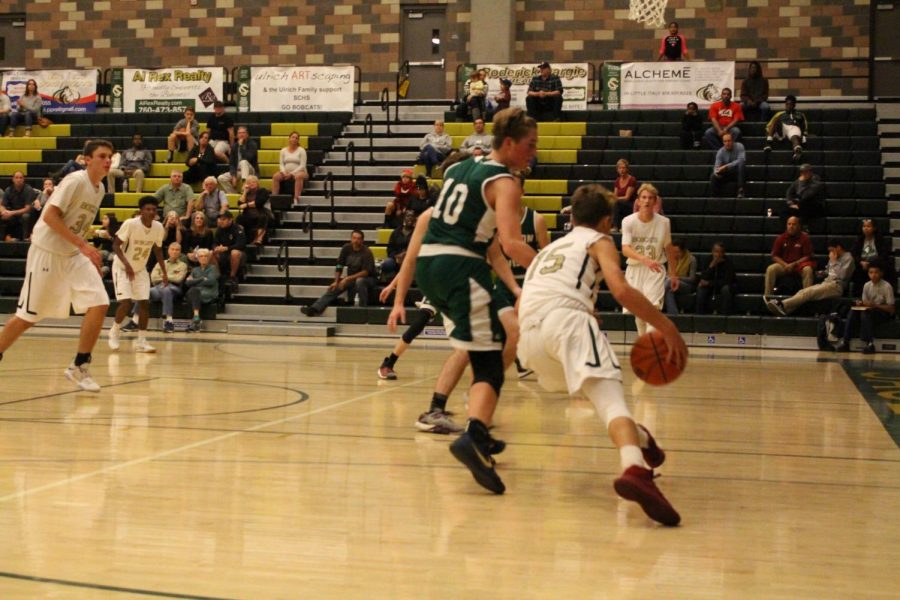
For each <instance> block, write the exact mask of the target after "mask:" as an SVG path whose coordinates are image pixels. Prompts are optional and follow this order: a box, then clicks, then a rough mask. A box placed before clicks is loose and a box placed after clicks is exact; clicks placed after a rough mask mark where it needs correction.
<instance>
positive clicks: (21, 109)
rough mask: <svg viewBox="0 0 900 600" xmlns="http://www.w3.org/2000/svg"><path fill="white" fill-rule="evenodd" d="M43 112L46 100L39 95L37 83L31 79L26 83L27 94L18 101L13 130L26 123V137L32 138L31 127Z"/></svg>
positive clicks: (14, 113)
mask: <svg viewBox="0 0 900 600" xmlns="http://www.w3.org/2000/svg"><path fill="white" fill-rule="evenodd" d="M43 111H44V100H43V98H41V95H40V94H39V93H38V87H37V81H35V80H34V79H29V80H28V81H27V82H26V83H25V92H24V93H23V94H22V95H21V96H19V99H18V100H17V101H16V110H15V111H13V113H12V123H11V125H12V128H13V129H15V128H16V127H18V126H19V125H21V124H22V123H23V122H24V123H25V137H29V136H31V127H32V126H33V125H34V124H35V123H37V122H38V120H40V118H41V116H42V114H43ZM9 135H10V136H11V135H12V133H10V134H9Z"/></svg>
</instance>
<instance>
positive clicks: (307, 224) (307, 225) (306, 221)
mask: <svg viewBox="0 0 900 600" xmlns="http://www.w3.org/2000/svg"><path fill="white" fill-rule="evenodd" d="M315 228H316V227H315V223H314V221H313V209H312V206H311V205H309V204H307V205H306V207H305V208H304V209H303V232H304V233H309V264H311V265H314V264H316V254H315V251H314V248H315V245H316V243H315V239H314V236H313V230H314V229H315Z"/></svg>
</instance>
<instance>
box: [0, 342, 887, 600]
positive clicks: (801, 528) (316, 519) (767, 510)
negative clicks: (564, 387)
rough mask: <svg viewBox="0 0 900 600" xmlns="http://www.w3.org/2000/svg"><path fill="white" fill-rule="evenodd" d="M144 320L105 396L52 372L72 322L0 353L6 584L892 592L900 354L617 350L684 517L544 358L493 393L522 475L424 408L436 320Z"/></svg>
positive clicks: (112, 357) (438, 349)
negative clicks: (473, 469)
mask: <svg viewBox="0 0 900 600" xmlns="http://www.w3.org/2000/svg"><path fill="white" fill-rule="evenodd" d="M104 333H105V332H104ZM151 342H152V343H154V344H155V345H156V346H157V348H158V349H159V353H158V354H156V355H136V354H134V353H132V352H131V351H130V349H131V344H132V342H131V341H130V340H129V341H126V342H124V343H123V344H122V349H121V350H120V351H119V353H117V354H111V353H110V351H109V350H108V349H107V347H106V342H105V337H104V338H101V341H100V343H99V344H98V350H97V352H95V358H94V364H93V366H92V372H93V374H94V377H95V378H96V379H97V380H98V382H99V383H100V384H101V385H103V386H104V388H103V390H102V392H101V393H100V394H96V395H95V394H89V393H76V392H74V391H73V389H72V386H71V384H69V382H67V381H66V380H65V379H64V378H63V376H62V371H63V368H64V367H65V366H66V365H67V364H68V362H69V361H70V360H71V356H72V355H73V353H74V348H75V332H74V331H73V330H61V331H57V330H52V329H47V328H42V329H37V330H34V333H29V334H28V335H26V336H25V337H23V338H22V340H20V341H19V343H18V344H17V345H16V346H14V347H13V348H12V349H11V350H10V351H9V352H7V356H6V357H5V358H4V360H3V362H2V363H0V376H2V382H3V383H2V388H0V389H2V396H0V548H2V550H0V556H2V560H0V597H2V598H4V599H9V598H44V597H46V598H117V597H141V596H144V597H146V596H151V597H152V596H158V597H159V596H162V597H215V598H252V599H256V598H488V597H489V598H517V599H518V598H604V599H605V598H615V599H619V598H634V599H643V598H666V599H669V598H689V599H698V598H752V599H757V598H766V599H771V598H784V599H791V600H795V599H801V598H817V599H818V598H896V592H897V576H896V571H894V569H895V568H896V552H897V550H898V548H900V521H898V519H897V508H898V507H900V450H898V446H897V444H896V443H895V441H894V439H892V437H891V434H890V433H889V431H891V430H892V428H894V429H893V431H894V432H895V434H896V433H897V425H896V421H897V418H896V416H894V417H893V418H894V421H893V423H890V422H888V423H887V425H883V424H882V422H881V420H884V421H889V419H890V417H891V416H892V415H894V412H895V411H897V410H900V401H898V400H893V403H892V397H893V396H892V392H891V390H892V389H893V388H895V387H897V388H900V384H898V383H897V382H898V381H900V362H898V359H897V358H896V357H893V356H876V357H875V359H874V360H871V361H869V360H862V355H860V354H858V353H857V354H847V355H842V356H841V357H837V358H843V359H846V360H847V361H848V362H847V363H846V366H847V370H845V368H844V366H845V365H842V364H841V362H840V361H838V360H836V359H835V358H836V357H834V356H832V355H830V354H829V355H826V354H824V353H823V354H818V353H811V352H772V351H767V352H759V351H752V350H747V351H741V352H738V351H727V350H718V351H711V352H706V351H705V350H698V349H693V354H692V358H691V363H690V366H689V369H688V370H687V372H686V373H685V375H684V376H683V377H682V378H681V379H680V380H679V381H678V382H676V383H675V384H673V385H671V386H668V387H664V388H649V387H641V386H640V385H639V384H636V383H635V380H634V377H633V375H632V374H631V372H630V370H629V369H628V368H627V367H625V369H624V370H625V377H626V381H625V389H626V394H627V395H628V397H629V401H630V403H631V406H632V407H633V410H634V412H635V415H636V416H637V417H638V419H639V420H640V421H642V422H644V423H645V424H647V425H648V426H649V427H650V428H651V429H652V430H653V431H654V432H655V434H656V436H657V439H658V440H659V441H660V443H661V445H662V446H663V447H664V448H665V449H666V450H667V451H668V456H669V458H668V461H667V462H666V464H665V465H664V466H663V467H662V468H661V469H660V472H661V473H662V477H661V478H660V479H658V480H657V482H658V484H659V486H660V488H661V489H662V490H663V491H664V493H665V494H667V496H668V498H669V499H670V500H671V501H672V503H673V504H674V505H675V507H676V508H677V509H678V510H679V511H680V512H681V515H682V519H683V522H682V525H681V526H680V527H678V528H674V529H667V528H663V527H659V526H657V525H655V524H653V523H652V522H651V521H649V520H648V519H647V518H646V517H645V516H644V515H643V513H642V512H641V511H640V509H639V508H638V507H637V506H636V505H634V504H631V503H628V502H625V501H622V500H619V499H617V498H616V496H615V494H614V492H613V490H612V485H611V483H612V479H613V478H614V477H615V476H616V475H617V473H618V470H619V469H618V456H617V453H616V452H615V451H614V450H613V449H612V447H611V444H610V441H609V439H608V438H607V437H606V435H605V434H604V432H603V429H602V426H601V424H600V422H599V420H598V419H597V418H596V416H595V415H594V414H593V410H592V408H591V406H590V404H589V403H587V402H586V401H583V400H570V399H568V398H566V397H563V396H561V395H552V394H546V393H542V392H541V391H540V390H539V388H538V386H537V384H536V383H535V382H533V381H525V382H519V381H517V380H515V379H511V380H509V382H508V385H507V387H506V389H505V390H504V395H503V398H502V400H501V404H500V408H499V410H498V413H497V417H496V422H497V428H496V430H495V434H496V436H497V437H499V438H502V439H505V440H507V442H508V443H509V447H508V448H507V450H506V452H505V453H504V454H502V455H500V456H499V457H498V458H499V472H500V474H501V476H502V477H503V479H504V481H505V482H506V485H507V487H508V492H507V494H506V495H504V496H499V497H498V496H493V495H491V494H489V493H487V492H485V491H484V490H482V489H481V488H480V487H478V486H477V485H476V484H475V483H474V481H473V480H472V479H471V477H470V476H469V474H468V473H467V472H466V471H465V470H464V468H463V467H461V466H460V465H459V464H458V463H456V461H454V460H453V459H452V457H451V456H450V454H449V452H448V451H447V444H448V442H449V440H450V438H449V437H446V436H434V435H429V434H423V433H419V432H417V431H416V430H415V429H414V428H413V422H414V421H415V419H416V417H417V416H418V414H419V413H420V412H422V411H423V410H424V409H425V408H426V407H427V405H428V400H429V398H430V395H431V388H432V385H433V384H434V380H435V376H436V374H437V371H438V368H439V366H440V363H441V361H442V360H443V358H444V356H445V355H446V349H445V346H444V343H442V342H417V343H416V344H415V345H414V346H413V348H412V349H411V350H410V351H409V352H408V353H407V354H406V355H405V356H404V357H403V358H401V360H400V361H399V363H398V365H397V372H398V373H399V375H400V379H399V380H398V381H396V382H381V381H378V379H377V378H376V376H375V371H376V369H377V367H378V365H379V363H380V360H381V358H382V357H383V356H384V355H385V354H387V353H388V352H389V348H390V346H391V345H392V341H390V340H386V339H380V340H373V339H339V340H334V341H306V340H300V339H290V338H263V337H235V336H230V337H229V336H219V335H215V334H197V335H193V336H189V335H187V334H176V335H173V336H165V337H163V336H162V334H154V335H153V336H152V339H151ZM617 350H618V351H619V354H620V356H624V350H625V349H624V348H618V349H617ZM623 362H624V360H623ZM851 375H852V376H853V377H854V378H855V379H856V381H857V383H859V386H860V388H861V389H863V391H866V392H867V395H866V396H864V395H863V394H862V393H861V392H860V388H858V387H857V385H855V384H854V381H853V380H851ZM467 378H468V376H467V377H466V378H465V379H464V381H465V380H466V379H467ZM879 392H881V394H882V396H884V397H885V398H886V399H884V398H883V399H879V397H878V394H879ZM867 397H868V401H867V399H866V398H867ZM449 408H450V409H453V410H456V411H460V412H462V411H463V410H464V409H463V396H462V393H461V391H459V392H457V393H455V394H454V395H453V397H452V398H451V400H450V405H449ZM880 419H881V420H880ZM896 439H900V437H897V438H896Z"/></svg>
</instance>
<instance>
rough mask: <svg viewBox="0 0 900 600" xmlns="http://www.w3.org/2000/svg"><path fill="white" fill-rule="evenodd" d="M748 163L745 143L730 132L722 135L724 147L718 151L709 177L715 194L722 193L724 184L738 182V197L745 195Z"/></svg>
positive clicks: (719, 194)
mask: <svg viewBox="0 0 900 600" xmlns="http://www.w3.org/2000/svg"><path fill="white" fill-rule="evenodd" d="M746 163H747V154H746V152H745V151H744V145H743V144H742V143H740V142H735V141H734V138H733V137H732V135H731V134H730V133H726V134H725V135H723V136H722V147H721V148H719V150H718V152H716V166H715V167H714V168H713V172H712V175H710V177H709V185H710V188H711V189H712V195H713V196H721V195H722V186H723V185H724V184H725V183H728V182H731V181H735V182H737V197H738V198H743V197H744V167H745V165H746Z"/></svg>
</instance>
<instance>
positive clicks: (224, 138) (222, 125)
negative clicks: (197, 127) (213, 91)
mask: <svg viewBox="0 0 900 600" xmlns="http://www.w3.org/2000/svg"><path fill="white" fill-rule="evenodd" d="M206 130H207V131H208V132H209V142H210V144H211V145H212V147H213V152H215V153H216V158H217V159H218V160H219V162H223V163H224V162H228V153H229V152H230V151H231V145H232V144H233V143H234V119H232V118H231V117H230V116H229V115H227V114H226V113H225V104H224V103H223V102H222V101H221V100H216V101H215V102H213V114H212V115H210V117H209V119H207V120H206Z"/></svg>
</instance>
